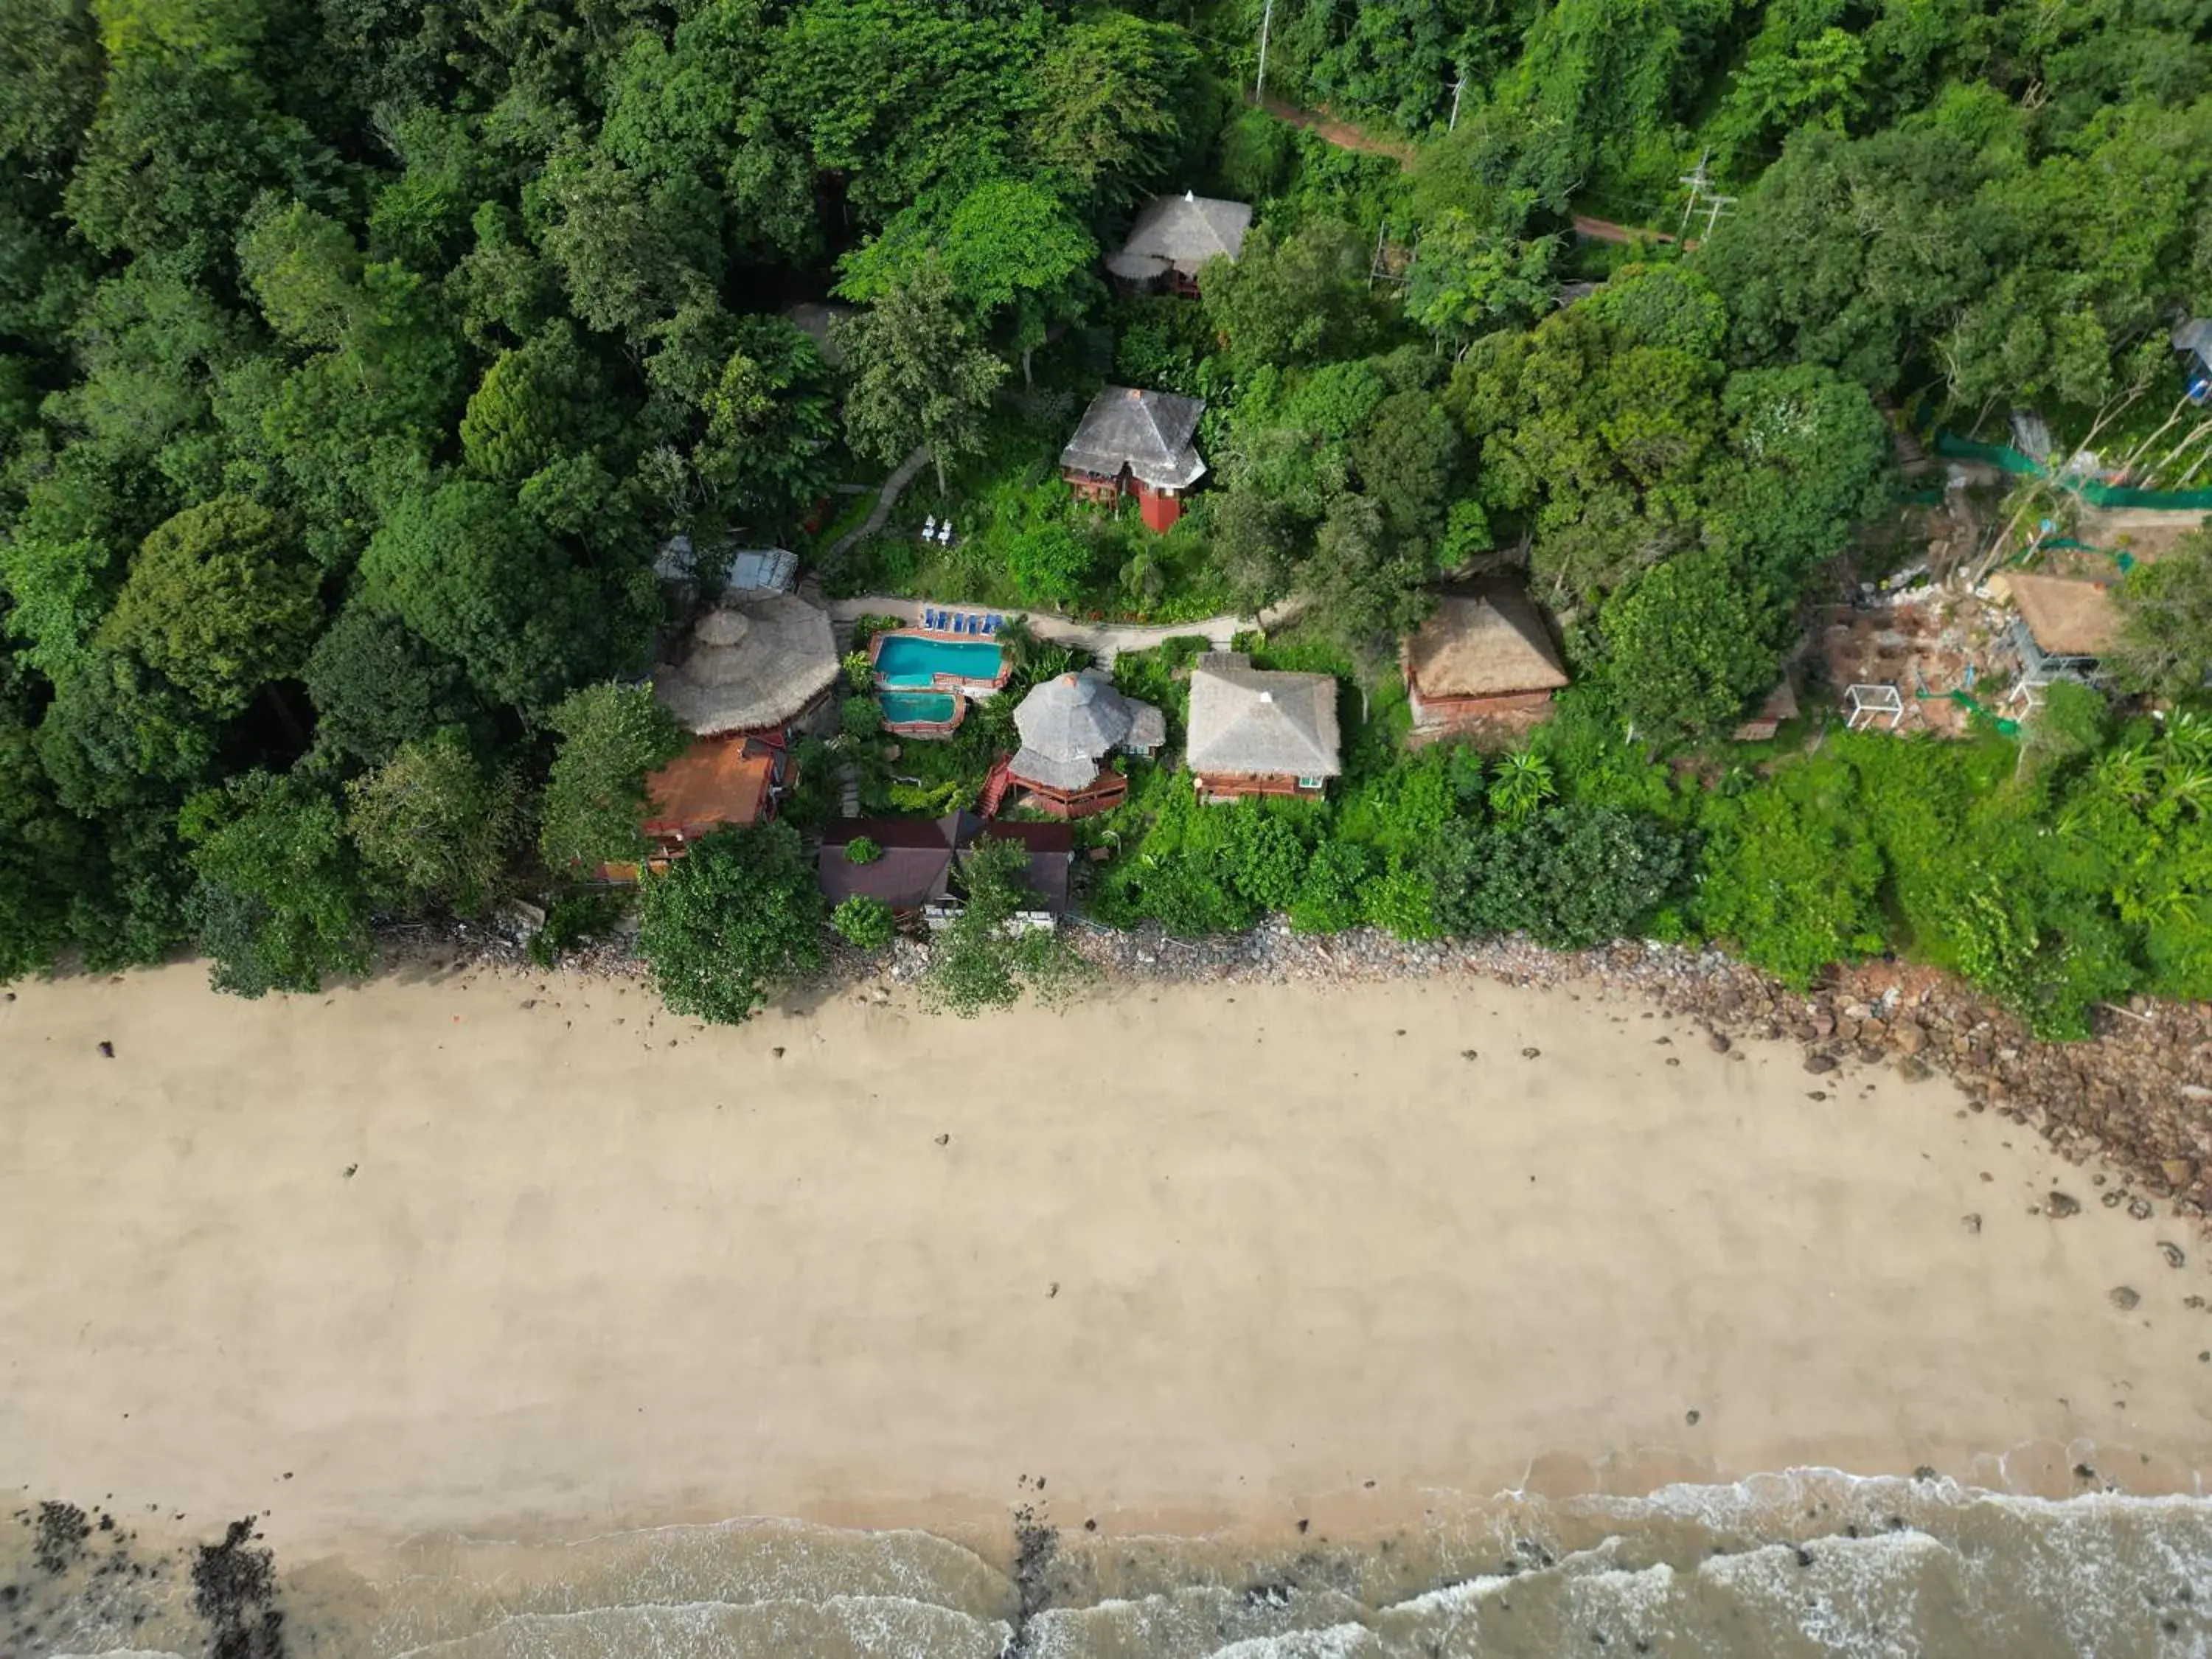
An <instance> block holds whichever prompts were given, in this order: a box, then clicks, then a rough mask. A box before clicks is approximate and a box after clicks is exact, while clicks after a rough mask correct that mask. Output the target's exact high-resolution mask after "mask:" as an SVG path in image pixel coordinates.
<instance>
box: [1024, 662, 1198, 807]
mask: <svg viewBox="0 0 2212 1659" xmlns="http://www.w3.org/2000/svg"><path fill="white" fill-rule="evenodd" d="M1014 729H1015V730H1016V731H1018V732H1020V733H1021V736H1022V743H1021V747H1020V748H1019V749H1018V750H1015V751H1014V756H1013V758H1012V760H1011V761H1008V762H1007V763H1006V782H1007V784H1008V785H1009V786H1011V787H1013V788H1016V789H1019V790H1022V791H1023V792H1024V794H1025V797H1026V801H1025V804H1026V805H1030V806H1033V807H1035V808H1036V809H1037V810H1038V811H1042V812H1049V813H1051V814H1052V815H1053V816H1054V817H1062V818H1079V817H1089V816H1091V814H1092V813H1094V812H1104V811H1109V810H1111V809H1112V808H1114V807H1116V806H1119V805H1121V802H1122V800H1123V799H1125V798H1126V797H1127V794H1128V793H1129V781H1128V779H1127V778H1126V777H1124V776H1123V775H1121V773H1119V772H1116V771H1115V770H1113V769H1111V768H1110V767H1109V766H1107V765H1106V764H1105V761H1106V758H1107V757H1108V756H1109V755H1111V754H1113V753H1115V751H1116V750H1120V751H1121V752H1123V753H1126V754H1132V755H1149V754H1151V753H1152V751H1153V750H1156V749H1158V747H1159V746H1160V745H1161V744H1164V743H1165V742H1166V741H1167V736H1168V726H1167V717H1166V716H1165V715H1164V714H1161V713H1160V711H1159V710H1158V708H1154V707H1153V706H1152V704H1151V703H1148V702H1140V701H1139V699H1137V698H1134V697H1125V696H1122V695H1121V693H1120V692H1119V691H1116V690H1115V689H1114V683H1113V682H1112V681H1111V680H1109V678H1107V677H1106V676H1105V675H1104V674H1103V673H1101V672H1100V671H1098V670H1097V669H1095V668H1086V669H1085V670H1084V671H1082V672H1081V673H1079V674H1060V675H1056V676H1055V677H1054V678H1051V679H1048V680H1046V681H1044V682H1042V684H1038V685H1036V686H1035V687H1033V688H1032V689H1031V690H1030V694H1029V696H1025V697H1024V698H1023V699H1022V703H1021V707H1020V708H1017V709H1015V710H1014Z"/></svg>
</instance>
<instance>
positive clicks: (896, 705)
mask: <svg viewBox="0 0 2212 1659" xmlns="http://www.w3.org/2000/svg"><path fill="white" fill-rule="evenodd" d="M876 701H877V702H878V703H879V704H881V705H882V706H883V711H884V725H885V726H942V725H944V724H945V722H947V721H949V720H951V719H952V718H953V717H954V716H955V715H956V714H958V713H959V712H960V699H959V698H957V697H956V696H953V695H952V693H951V692H950V691H879V692H878V693H877V694H876Z"/></svg>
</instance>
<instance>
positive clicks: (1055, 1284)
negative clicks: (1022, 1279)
mask: <svg viewBox="0 0 2212 1659" xmlns="http://www.w3.org/2000/svg"><path fill="white" fill-rule="evenodd" d="M1059 1294H1060V1281H1059V1280H1058V1279H1054V1280H1053V1281H1052V1285H1051V1288H1050V1289H1048V1290H1047V1291H1045V1293H1044V1299H1045V1300H1046V1301H1048V1302H1049V1301H1051V1300H1052V1299H1053V1297H1056V1296H1058V1295H1059ZM1037 1485H1038V1486H1042V1485H1044V1482H1043V1481H1042V1480H1040V1481H1038V1482H1037Z"/></svg>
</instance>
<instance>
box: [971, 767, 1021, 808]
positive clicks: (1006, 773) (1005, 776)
mask: <svg viewBox="0 0 2212 1659" xmlns="http://www.w3.org/2000/svg"><path fill="white" fill-rule="evenodd" d="M1013 761H1014V757H1012V755H1001V756H1000V757H999V758H998V759H996V760H995V761H993V762H992V763H991V771H990V775H989V776H987V777H986V778H985V779H984V780H983V797H982V799H981V800H979V801H978V802H977V803H976V804H975V811H976V814H977V816H978V817H987V818H988V817H997V816H998V811H999V808H1000V806H1002V805H1005V803H1006V791H1007V790H1009V789H1011V788H1012V787H1014V772H1013Z"/></svg>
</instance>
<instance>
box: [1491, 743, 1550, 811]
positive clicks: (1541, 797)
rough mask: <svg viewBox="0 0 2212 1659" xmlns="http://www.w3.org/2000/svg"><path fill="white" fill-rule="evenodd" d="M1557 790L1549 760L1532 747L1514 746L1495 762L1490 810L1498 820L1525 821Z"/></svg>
mask: <svg viewBox="0 0 2212 1659" xmlns="http://www.w3.org/2000/svg"><path fill="white" fill-rule="evenodd" d="M1557 793H1559V787H1558V786H1557V785H1556V784H1555V783H1553V781H1552V763H1551V762H1550V761H1548V760H1547V759H1545V758H1544V757H1543V756H1541V755H1540V754H1538V753H1537V752H1536V751H1535V750H1533V749H1516V750H1514V751H1513V752H1512V753H1511V754H1510V755H1508V756H1507V757H1505V758H1504V760H1502V761H1500V762H1498V775H1497V776H1496V777H1495V778H1493V779H1492V780H1491V783H1490V810H1491V811H1493V812H1495V813H1496V814H1497V815H1498V819H1499V821H1500V822H1501V823H1506V824H1510V825H1517V824H1522V823H1527V822H1528V820H1529V819H1530V818H1532V817H1535V816H1536V813H1537V812H1538V811H1540V810H1541V808H1542V807H1543V806H1544V805H1545V804H1546V803H1547V802H1548V801H1550V800H1551V799H1552V797H1553V795H1555V794H1557Z"/></svg>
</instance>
